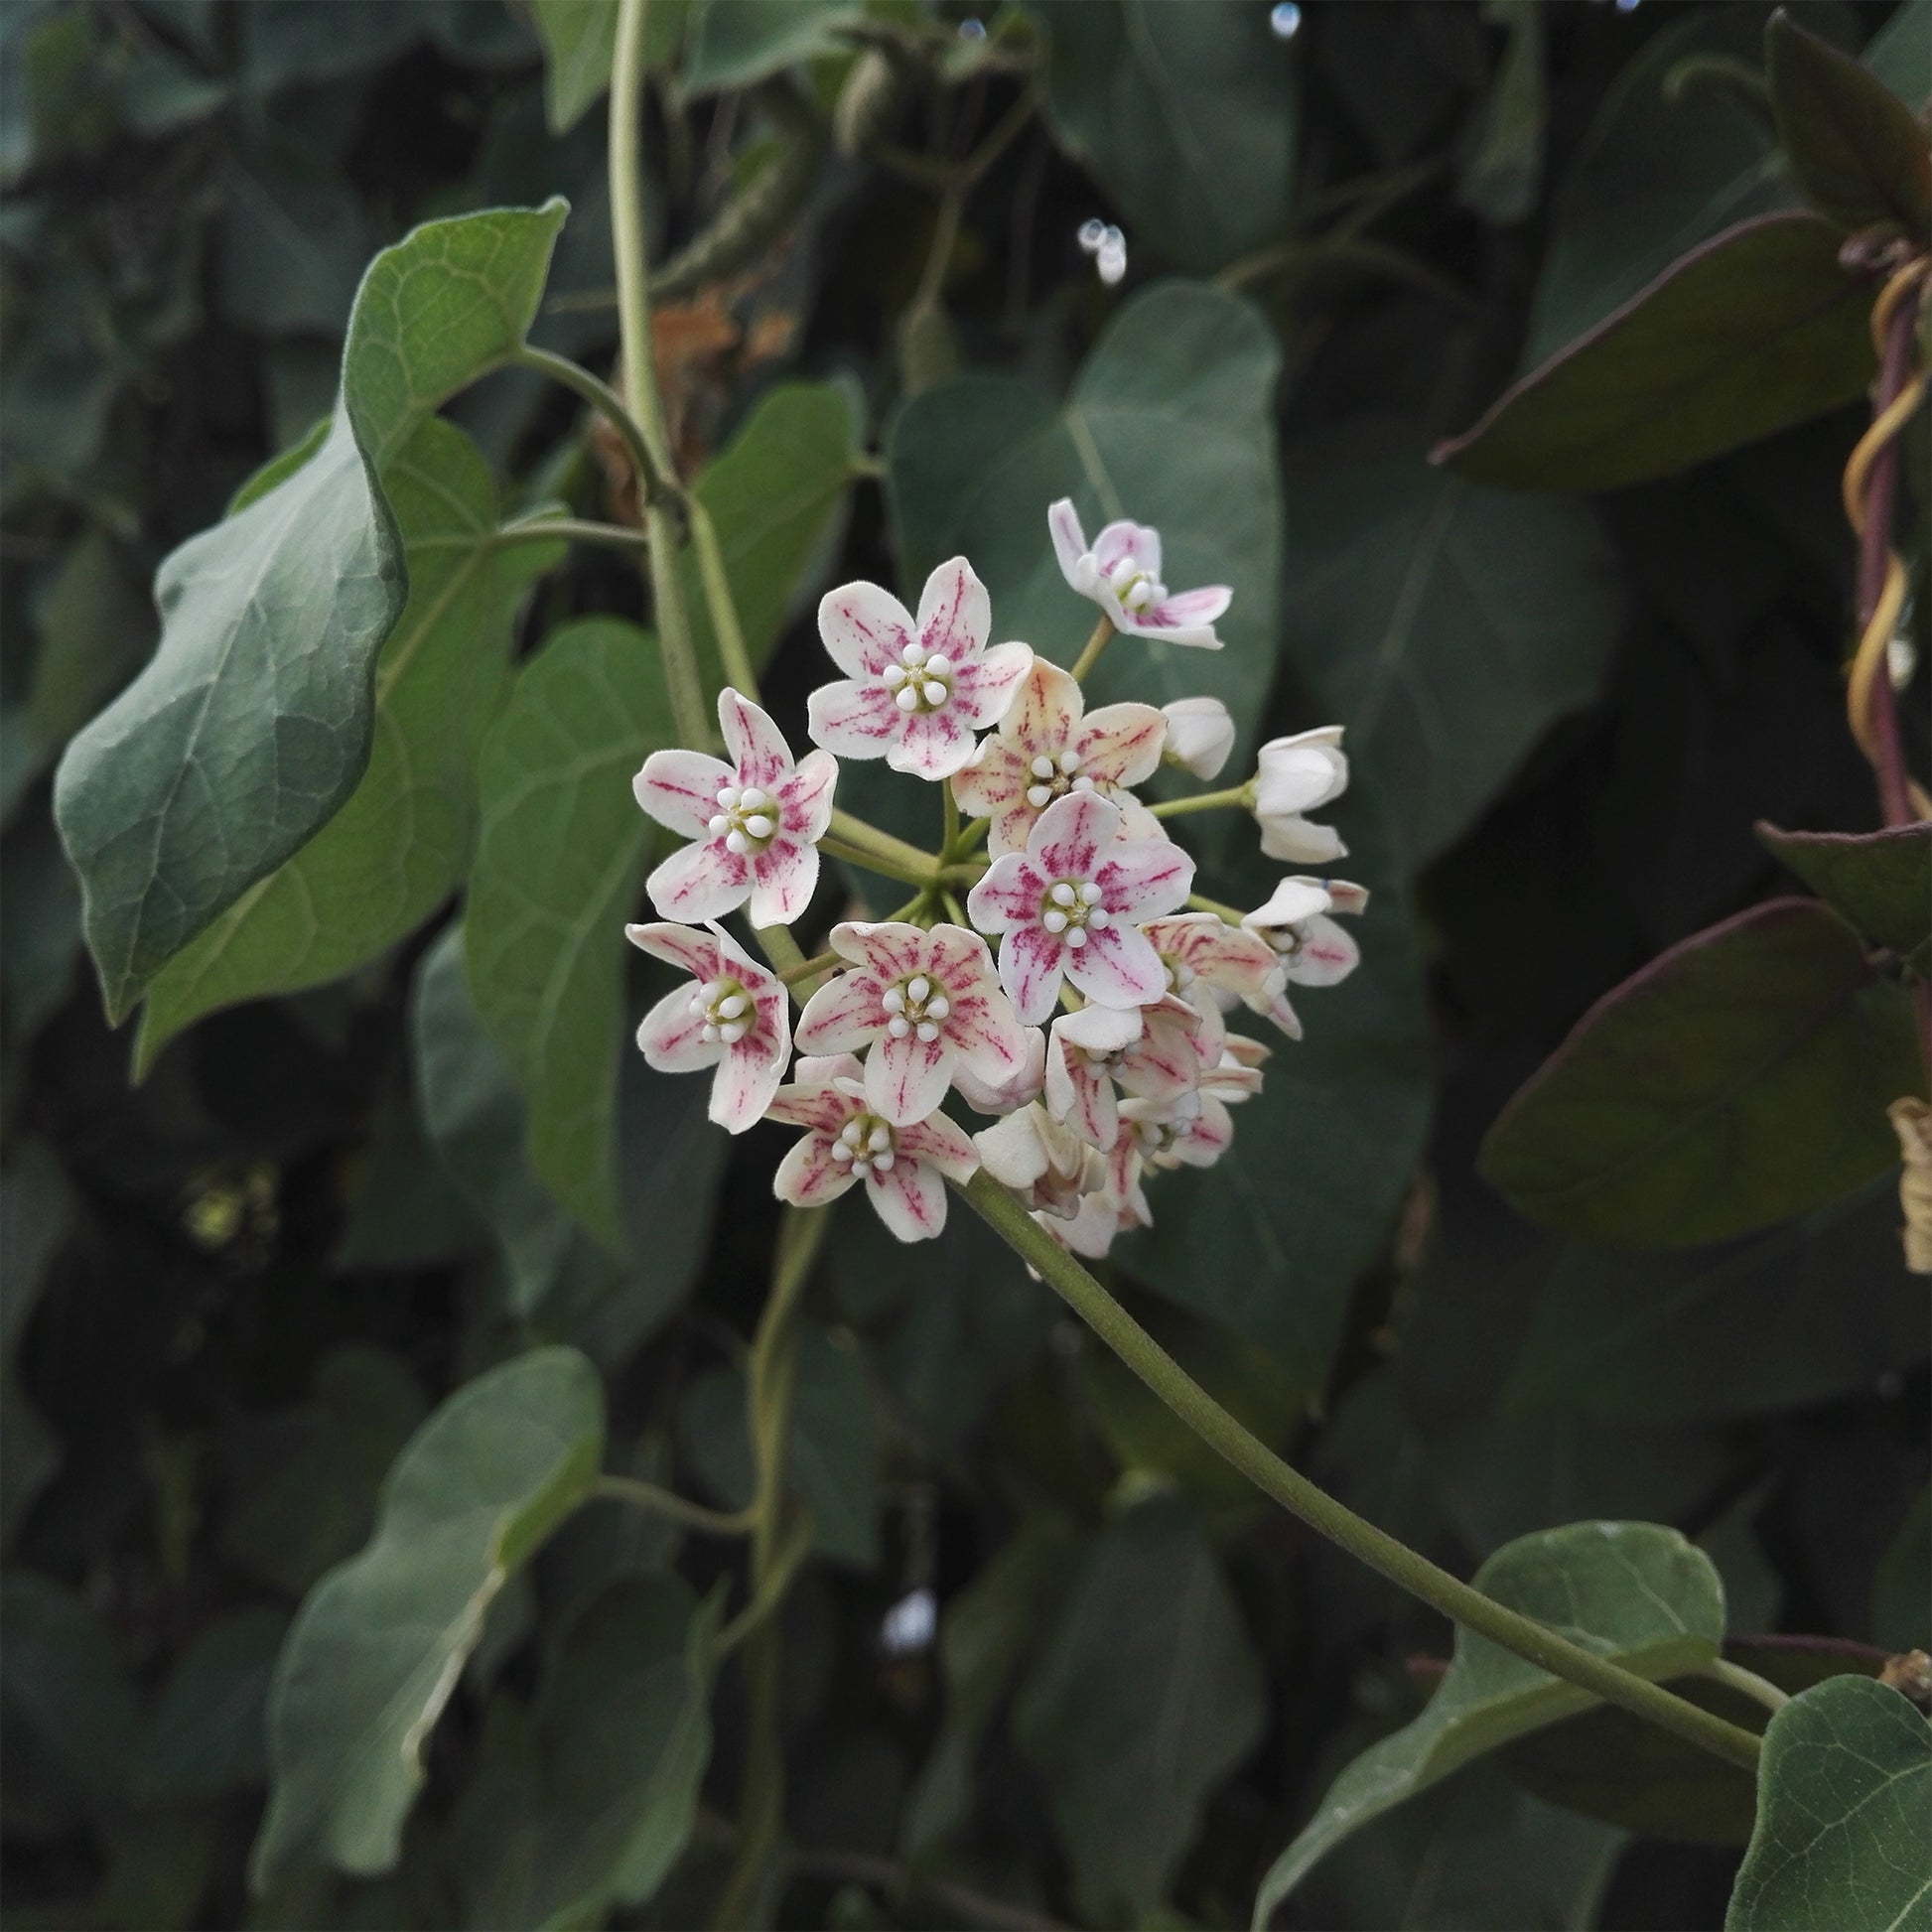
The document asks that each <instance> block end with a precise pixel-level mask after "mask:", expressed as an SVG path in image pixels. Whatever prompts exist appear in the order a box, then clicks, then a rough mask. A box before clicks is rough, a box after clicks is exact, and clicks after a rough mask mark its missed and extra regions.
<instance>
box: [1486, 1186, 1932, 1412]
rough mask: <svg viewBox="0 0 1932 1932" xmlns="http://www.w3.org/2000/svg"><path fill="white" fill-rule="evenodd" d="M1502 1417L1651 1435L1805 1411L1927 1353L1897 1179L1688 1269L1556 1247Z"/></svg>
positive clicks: (1568, 1245) (1685, 1262)
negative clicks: (1647, 1430) (1605, 1423)
mask: <svg viewBox="0 0 1932 1932" xmlns="http://www.w3.org/2000/svg"><path fill="white" fill-rule="evenodd" d="M1547 1253H1548V1261H1547V1264H1546V1265H1545V1268H1544V1272H1543V1287H1542V1295H1541V1299H1540V1300H1539V1302H1538V1303H1537V1307H1536V1312H1535V1314H1534V1315H1533V1317H1532V1318H1531V1321H1530V1324H1529V1331H1528V1333H1527V1334H1526V1335H1525V1336H1524V1338H1523V1343H1522V1347H1521V1348H1520V1350H1519V1351H1518V1353H1517V1355H1516V1359H1515V1363H1514V1366H1513V1368H1512V1370H1511V1373H1510V1379H1509V1382H1508V1384H1507V1386H1506V1388H1505V1389H1504V1391H1503V1394H1502V1396H1501V1398H1500V1404H1501V1412H1502V1413H1503V1414H1504V1415H1509V1416H1515V1415H1523V1414H1527V1413H1529V1412H1531V1411H1541V1410H1560V1411H1563V1412H1565V1413H1568V1414H1573V1415H1587V1416H1600V1417H1604V1418H1606V1419H1619V1420H1624V1421H1630V1422H1640V1423H1646V1424H1653V1425H1662V1424H1666V1423H1676V1422H1684V1421H1701V1420H1706V1419H1713V1418H1717V1417H1723V1416H1752V1415H1764V1414H1768V1413H1772V1412H1775V1411H1778V1410H1785V1409H1798V1408H1804V1407H1806V1406H1808V1405H1810V1404H1813V1403H1818V1402H1828V1401H1831V1400H1832V1399H1834V1398H1835V1397H1839V1396H1846V1395H1852V1394H1855V1393H1856V1392H1858V1391H1859V1390H1862V1389H1868V1388H1869V1387H1870V1386H1871V1385H1872V1383H1873V1382H1875V1381H1876V1380H1877V1379H1878V1377H1879V1376H1881V1375H1883V1374H1885V1373H1887V1372H1888V1371H1891V1370H1897V1369H1907V1368H1910V1367H1911V1366H1912V1365H1913V1364H1915V1363H1917V1362H1920V1361H1923V1360H1924V1359H1925V1353H1926V1333H1925V1320H1924V1311H1923V1310H1922V1309H1915V1308H1913V1307H1912V1305H1911V1299H1910V1298H1909V1297H1908V1296H1906V1295H1904V1294H1902V1293H1901V1291H1900V1284H1901V1280H1902V1275H1901V1270H1900V1256H1899V1250H1898V1190H1897V1188H1896V1186H1895V1184H1894V1183H1893V1182H1892V1180H1891V1178H1890V1177H1889V1176H1887V1177H1885V1178H1884V1179H1882V1180H1879V1181H1877V1182H1874V1183H1873V1185H1872V1186H1871V1187H1870V1188H1869V1189H1868V1190H1866V1191H1864V1192H1863V1193H1860V1194H1856V1195H1854V1196H1852V1197H1851V1198H1850V1199H1849V1200H1847V1201H1844V1202H1834V1203H1832V1204H1831V1205H1830V1206H1828V1207H1822V1208H1815V1209H1813V1210H1812V1212H1810V1213H1808V1214H1801V1215H1798V1216H1797V1217H1796V1218H1795V1219H1793V1220H1790V1221H1786V1222H1784V1223H1783V1224H1782V1225H1781V1226H1779V1227H1775V1228H1772V1229H1770V1230H1768V1231H1767V1232H1766V1233H1763V1234H1760V1235H1756V1236H1754V1237H1752V1238H1750V1239H1748V1240H1746V1241H1743V1242H1740V1243H1735V1244H1732V1245H1729V1246H1726V1247H1725V1248H1722V1249H1718V1250H1715V1251H1707V1252H1704V1253H1699V1254H1696V1255H1686V1256H1684V1257H1682V1258H1681V1259H1678V1258H1673V1257H1666V1256H1661V1255H1651V1254H1645V1255H1630V1254H1616V1253H1612V1252H1607V1251H1605V1250H1603V1249H1600V1248H1593V1247H1587V1246H1586V1245H1585V1244H1584V1243H1582V1242H1577V1241H1565V1242H1560V1243H1551V1244H1549V1246H1548V1249H1547Z"/></svg>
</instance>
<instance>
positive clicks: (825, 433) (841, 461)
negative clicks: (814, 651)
mask: <svg viewBox="0 0 1932 1932" xmlns="http://www.w3.org/2000/svg"><path fill="white" fill-rule="evenodd" d="M860 430H861V424H860V421H859V416H858V410H857V407H856V405H855V402H854V399H853V398H852V396H851V395H850V394H848V393H847V391H846V390H845V389H844V388H842V387H841V386H840V385H839V384H837V383H832V382H781V383H779V384H778V385H777V387H776V388H773V389H768V390H766V391H765V393H764V394H763V395H762V396H760V397H759V403H758V407H757V408H756V409H754V410H753V411H752V413H751V415H750V416H749V417H748V418H747V419H746V421H745V424H744V426H743V428H741V429H740V430H739V432H738V433H737V435H735V436H734V437H733V438H732V440H731V444H730V447H729V448H727V449H726V450H725V451H724V452H723V454H721V455H720V456H719V457H718V458H717V459H716V460H715V461H714V462H712V463H711V464H710V465H709V466H708V467H707V468H706V470H705V473H704V475H703V476H701V477H700V478H699V479H698V481H697V483H695V484H694V485H693V487H694V490H695V493H696V495H697V497H698V500H699V501H700V502H702V503H703V504H704V506H705V508H706V509H708V510H709V511H710V512H711V520H712V523H713V524H714V526H715V527H716V529H717V532H718V548H719V551H720V553H721V555H722V556H723V558H724V563H725V576H726V578H727V579H728V581H729V582H730V584H731V588H732V597H733V601H734V602H735V604H736V606H737V609H738V621H739V627H740V628H741V629H742V630H743V631H744V633H745V646H746V649H747V650H748V651H749V652H750V653H751V658H752V663H753V665H754V666H755V667H757V668H759V669H761V668H762V667H763V666H764V664H765V663H766V661H767V660H768V659H769V658H770V655H771V652H772V650H773V649H774V648H775V647H776V645H777V642H778V638H779V635H780V634H781V633H782V631H783V630H784V627H785V625H786V623H787V622H788V621H790V619H791V616H792V613H793V610H794V608H795V607H796V605H797V602H798V598H799V596H800V594H801V591H803V590H805V589H808V588H809V587H810V578H811V576H812V573H813V567H814V565H817V566H819V567H820V569H821V570H822V568H823V559H824V558H825V555H826V552H827V550H828V549H829V548H830V546H831V544H832V542H833V541H835V539H836V535H837V532H838V530H839V528H840V526H841V524H842V522H843V520H844V515H845V511H846V509H847V507H848V506H849V504H850V501H851V495H852V485H853V482H854V480H855V479H856V478H857V476H858V474H859V469H858V459H859V435H860ZM684 597H685V603H686V604H687V605H688V606H689V608H690V613H691V635H692V639H693V641H694V642H695V644H696V645H697V650H698V660H699V662H700V664H702V665H703V667H704V670H705V677H706V687H707V689H716V688H717V687H719V686H720V685H722V684H723V683H724V681H725V678H724V667H723V665H722V664H721V663H720V662H719V658H718V642H717V639H716V637H715V636H714V635H713V633H712V627H711V612H710V609H709V607H708V606H707V605H706V603H705V598H704V587H703V584H702V582H701V580H700V578H699V575H698V566H697V559H696V557H695V555H693V554H691V553H688V552H687V554H686V557H685V562H684Z"/></svg>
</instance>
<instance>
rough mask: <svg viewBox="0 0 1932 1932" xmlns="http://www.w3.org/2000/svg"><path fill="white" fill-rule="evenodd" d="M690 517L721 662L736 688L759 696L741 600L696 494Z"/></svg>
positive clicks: (714, 530) (754, 698)
mask: <svg viewBox="0 0 1932 1932" xmlns="http://www.w3.org/2000/svg"><path fill="white" fill-rule="evenodd" d="M685 511H686V514H687V515H688V516H689V518H690V520H691V547H692V548H693V549H694V550H695V551H696V552H697V553H698V581H699V583H701V584H702V585H703V586H704V601H705V609H706V610H707V611H708V612H709V613H710V614H711V634H712V635H713V636H714V637H716V638H717V640H718V662H719V665H720V667H721V668H722V669H723V671H724V673H725V682H726V683H727V684H729V685H730V686H731V687H732V689H733V690H735V691H738V692H741V693H742V694H743V695H744V696H746V697H748V698H750V699H751V700H752V702H753V703H754V704H757V703H758V699H759V677H758V672H757V671H755V670H754V669H753V668H752V653H751V652H750V651H749V650H748V649H747V648H746V646H745V627H744V625H743V624H741V623H740V622H739V621H738V603H737V600H736V599H735V598H733V596H732V587H731V579H730V578H729V577H728V576H727V575H726V574H725V553H724V551H723V550H722V549H721V548H720V547H719V544H718V526H717V524H715V523H714V522H713V521H712V520H711V512H710V511H709V510H708V509H706V508H705V506H704V504H703V502H702V501H701V500H700V499H699V498H698V497H697V496H695V495H692V496H688V497H687V498H686V499H685Z"/></svg>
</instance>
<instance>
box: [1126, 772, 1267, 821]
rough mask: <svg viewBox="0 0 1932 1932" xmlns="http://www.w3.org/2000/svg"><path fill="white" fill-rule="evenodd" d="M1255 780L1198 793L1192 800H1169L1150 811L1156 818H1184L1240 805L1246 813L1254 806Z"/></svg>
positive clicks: (1152, 806)
mask: <svg viewBox="0 0 1932 1932" xmlns="http://www.w3.org/2000/svg"><path fill="white" fill-rule="evenodd" d="M1254 802H1255V799H1254V780H1253V779H1250V780H1249V781H1248V782H1247V783H1246V784H1240V785H1229V786H1228V788H1227V789H1226V790H1225V791H1197V792H1196V793H1195V794H1194V795H1193V797H1191V798H1169V799H1165V800H1163V802H1162V803H1160V804H1158V805H1150V806H1149V807H1148V810H1149V811H1150V812H1152V813H1153V814H1154V816H1155V817H1156V818H1183V817H1185V816H1186V814H1187V813H1189V812H1211V811H1218V810H1219V809H1220V808H1221V807H1222V806H1223V805H1239V806H1240V807H1241V808H1242V809H1243V810H1244V811H1246V810H1249V809H1251V808H1252V806H1253V805H1254Z"/></svg>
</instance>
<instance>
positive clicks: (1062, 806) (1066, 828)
mask: <svg viewBox="0 0 1932 1932" xmlns="http://www.w3.org/2000/svg"><path fill="white" fill-rule="evenodd" d="M1119 836H1120V807H1119V806H1118V805H1114V804H1110V803H1109V802H1108V801H1107V800H1106V799H1105V798H1102V797H1101V796H1100V794H1099V793H1098V792H1095V791H1069V792H1068V793H1067V794H1066V796H1065V797H1063V798H1056V799H1054V800H1053V802H1052V803H1051V804H1050V805H1048V806H1047V807H1046V809H1045V810H1044V811H1043V812H1041V813H1040V815H1039V822H1038V823H1037V824H1036V825H1035V827H1034V831H1033V837H1032V838H1031V839H1029V840H1028V842H1027V853H1028V857H1029V858H1030V859H1031V860H1032V861H1033V863H1034V865H1035V868H1036V869H1037V871H1038V872H1039V873H1041V874H1043V875H1044V877H1045V878H1046V879H1047V880H1049V881H1051V880H1055V879H1091V878H1093V876H1094V873H1095V871H1096V869H1097V868H1098V865H1099V861H1100V854H1101V852H1102V850H1103V849H1104V848H1105V847H1107V846H1110V845H1112V844H1113V843H1114V841H1115V840H1116V839H1117V838H1118V837H1119ZM1177 849H1178V848H1176V850H1177ZM1182 897H1185V895H1183V896H1182ZM1108 909H1109V910H1110V911H1111V910H1113V909H1114V908H1113V907H1112V906H1109V907H1108ZM1160 909H1161V910H1163V911H1166V910H1167V907H1165V906H1163V907H1161V908H1160ZM975 923H978V921H975Z"/></svg>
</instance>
